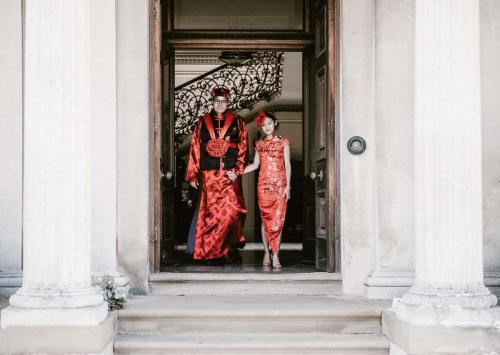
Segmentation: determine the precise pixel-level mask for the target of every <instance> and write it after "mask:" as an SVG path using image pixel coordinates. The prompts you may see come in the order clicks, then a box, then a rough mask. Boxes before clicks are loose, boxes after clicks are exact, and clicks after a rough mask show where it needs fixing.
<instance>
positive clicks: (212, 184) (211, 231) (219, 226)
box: [186, 87, 248, 262]
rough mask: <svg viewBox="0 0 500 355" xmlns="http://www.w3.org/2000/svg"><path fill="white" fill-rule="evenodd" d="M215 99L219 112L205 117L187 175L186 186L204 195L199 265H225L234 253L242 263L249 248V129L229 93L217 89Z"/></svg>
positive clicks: (195, 247)
mask: <svg viewBox="0 0 500 355" xmlns="http://www.w3.org/2000/svg"><path fill="white" fill-rule="evenodd" d="M211 96H212V103H213V109H212V110H211V111H210V113H208V114H206V115H205V116H204V117H202V118H200V120H199V121H198V124H197V125H196V127H195V129H194V131H193V136H192V141H191V149H190V152H189V161H188V166H187V170H186V181H187V182H189V184H190V185H191V186H192V187H194V188H196V189H198V188H199V189H200V190H201V195H200V201H199V208H198V211H197V213H195V216H194V218H193V224H192V226H193V227H192V228H191V231H190V236H189V239H190V241H188V252H192V254H193V258H194V259H196V260H211V261H221V260H223V258H224V256H226V255H228V254H229V255H230V256H231V257H232V258H233V260H234V261H237V262H238V261H241V257H240V256H239V253H238V250H237V248H241V247H243V246H244V244H245V238H244V237H243V225H244V223H245V217H246V213H247V210H246V207H245V201H244V198H243V189H242V185H241V174H242V173H243V170H244V168H245V165H246V163H247V157H248V153H247V130H246V125H245V122H244V121H243V118H241V117H240V116H238V115H236V114H235V113H234V112H231V111H228V109H227V107H228V104H229V97H230V91H229V90H228V89H227V88H225V87H216V88H214V89H212V92H211ZM228 172H232V173H234V174H235V175H236V177H234V176H233V175H232V174H231V178H229V176H228ZM193 241H194V242H193Z"/></svg>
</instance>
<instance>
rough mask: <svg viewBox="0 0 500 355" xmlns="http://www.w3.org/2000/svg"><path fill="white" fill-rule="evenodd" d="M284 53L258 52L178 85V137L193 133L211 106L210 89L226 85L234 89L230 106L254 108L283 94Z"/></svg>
mask: <svg viewBox="0 0 500 355" xmlns="http://www.w3.org/2000/svg"><path fill="white" fill-rule="evenodd" d="M282 77H283V53H282V52H259V53H256V54H255V55H254V56H253V58H252V59H251V60H250V61H249V62H247V63H245V64H243V65H241V66H236V67H235V66H230V65H227V64H226V65H222V66H220V67H218V68H215V69H214V70H212V71H209V72H207V73H205V74H203V75H202V76H199V77H197V78H195V79H193V80H191V81H188V82H187V83H184V84H182V85H180V86H178V87H176V88H175V137H176V141H177V142H180V141H182V139H183V138H184V137H186V136H188V135H190V134H191V133H192V131H193V129H194V125H195V124H196V121H197V120H198V118H199V117H200V116H201V115H203V114H205V113H206V112H208V110H209V109H210V107H211V105H210V91H211V90H212V88H213V87H214V86H225V87H227V88H228V89H230V91H231V98H230V104H229V109H230V110H232V111H235V112H237V111H240V110H242V109H251V108H252V106H253V105H255V104H256V103H257V102H259V101H261V100H268V101H269V100H270V99H271V98H272V97H274V96H279V95H280V94H281V84H282Z"/></svg>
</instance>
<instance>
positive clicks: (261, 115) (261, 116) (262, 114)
mask: <svg viewBox="0 0 500 355" xmlns="http://www.w3.org/2000/svg"><path fill="white" fill-rule="evenodd" d="M266 117H269V118H270V119H272V120H273V121H274V130H275V131H276V130H277V129H278V127H279V125H280V123H279V122H278V118H277V117H276V114H275V113H274V112H271V111H260V112H259V114H258V115H257V117H256V125H257V127H258V128H259V131H258V132H257V138H262V135H261V133H260V127H261V126H262V124H263V123H264V119H265V118H266ZM259 121H261V122H260V123H259Z"/></svg>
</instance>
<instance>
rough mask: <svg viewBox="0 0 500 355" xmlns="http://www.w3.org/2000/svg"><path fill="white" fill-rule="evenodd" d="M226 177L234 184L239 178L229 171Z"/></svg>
mask: <svg viewBox="0 0 500 355" xmlns="http://www.w3.org/2000/svg"><path fill="white" fill-rule="evenodd" d="M226 175H227V177H228V178H229V180H231V181H232V182H234V181H236V179H237V178H238V175H236V174H235V173H233V172H232V171H228V173H227V174H226Z"/></svg>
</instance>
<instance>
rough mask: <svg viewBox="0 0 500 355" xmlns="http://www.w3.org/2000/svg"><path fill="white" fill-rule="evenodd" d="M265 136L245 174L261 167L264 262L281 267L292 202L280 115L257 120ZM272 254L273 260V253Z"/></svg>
mask: <svg viewBox="0 0 500 355" xmlns="http://www.w3.org/2000/svg"><path fill="white" fill-rule="evenodd" d="M255 123H256V125H257V127H259V128H260V129H261V130H262V133H263V134H264V136H263V137H262V138H260V139H258V140H256V141H255V158H254V161H253V163H252V164H250V165H248V166H247V167H246V168H245V170H244V172H243V173H244V174H245V173H249V172H251V171H254V170H256V169H257V168H259V166H260V171H259V181H258V184H257V200H258V203H259V209H260V215H261V219H262V227H261V229H262V243H263V244H264V259H263V261H262V265H263V266H265V267H268V266H271V262H272V265H273V267H274V268H275V269H279V268H281V264H280V260H279V257H278V253H279V250H280V243H281V232H282V230H283V223H284V222H285V214H286V207H287V201H288V199H290V177H291V174H292V169H291V166H290V146H289V141H288V139H287V138H284V137H281V136H279V135H277V134H276V133H275V130H276V127H277V125H278V120H277V119H276V116H275V115H274V114H273V113H271V112H259V114H258V115H257V118H256V120H255ZM269 249H271V252H272V258H271V255H270V254H269Z"/></svg>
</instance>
